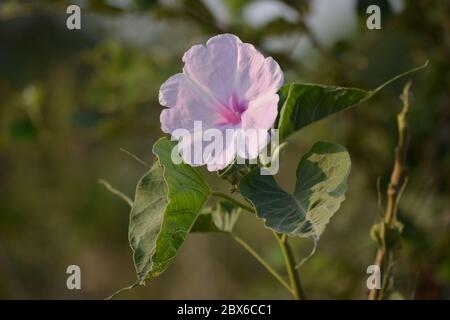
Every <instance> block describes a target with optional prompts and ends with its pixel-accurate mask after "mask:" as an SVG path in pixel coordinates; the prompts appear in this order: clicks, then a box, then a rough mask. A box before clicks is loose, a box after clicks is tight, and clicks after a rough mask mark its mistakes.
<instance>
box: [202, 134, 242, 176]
mask: <svg viewBox="0 0 450 320" xmlns="http://www.w3.org/2000/svg"><path fill="white" fill-rule="evenodd" d="M217 151H218V152H217V154H215V155H214V156H210V157H208V158H206V160H205V162H206V165H207V167H206V168H207V169H208V171H210V172H213V171H218V170H222V169H224V168H225V167H226V166H228V165H229V164H230V163H232V162H233V160H234V159H235V158H236V138H235V136H234V135H233V137H232V138H231V139H224V146H223V148H222V149H217Z"/></svg>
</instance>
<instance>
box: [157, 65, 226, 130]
mask: <svg viewBox="0 0 450 320" xmlns="http://www.w3.org/2000/svg"><path fill="white" fill-rule="evenodd" d="M159 103H160V104H161V105H163V106H166V107H168V109H164V110H163V111H162V112H161V115H160V121H161V130H162V131H163V132H165V133H171V132H172V131H174V130H176V129H180V128H184V129H187V130H192V129H193V125H194V121H202V123H203V126H204V127H206V128H208V127H212V126H214V125H215V123H217V122H218V121H220V119H221V118H222V116H221V115H220V114H219V113H218V112H217V109H216V108H214V102H213V101H212V99H211V97H209V96H208V95H206V94H205V93H204V92H202V91H201V90H200V89H199V88H198V87H197V86H196V85H195V84H194V83H193V82H192V81H191V80H190V79H189V78H188V77H187V76H186V75H184V74H182V73H178V74H176V75H174V76H172V77H170V78H169V79H168V80H167V81H166V82H165V83H164V84H163V85H162V86H161V88H160V90H159Z"/></svg>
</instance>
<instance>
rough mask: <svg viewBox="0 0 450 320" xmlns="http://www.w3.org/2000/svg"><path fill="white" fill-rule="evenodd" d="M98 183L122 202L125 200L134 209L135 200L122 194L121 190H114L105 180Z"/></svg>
mask: <svg viewBox="0 0 450 320" xmlns="http://www.w3.org/2000/svg"><path fill="white" fill-rule="evenodd" d="M98 183H100V184H101V185H103V186H104V187H105V188H106V189H107V190H108V191H109V192H111V193H112V194H114V195H116V196H118V197H119V198H121V199H122V200H124V201H125V202H126V203H128V205H129V206H130V207H133V200H131V199H130V198H129V197H128V196H126V195H125V194H123V193H122V192H120V191H119V190H117V189H116V188H114V187H113V186H112V185H110V184H109V183H108V181H106V180H103V179H99V180H98Z"/></svg>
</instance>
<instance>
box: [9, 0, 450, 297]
mask: <svg viewBox="0 0 450 320" xmlns="http://www.w3.org/2000/svg"><path fill="white" fill-rule="evenodd" d="M73 3H75V4H78V5H80V7H81V10H82V11H81V13H82V16H81V25H82V29H81V30H74V31H70V30H68V29H67V28H66V18H67V15H66V7H67V5H68V4H73ZM370 4H378V5H379V6H380V7H381V9H382V29H381V30H368V29H367V28H366V18H367V14H366V8H367V6H368V5H370ZM224 32H231V33H234V34H236V35H238V36H239V37H241V39H243V40H244V41H246V42H251V43H253V44H254V45H255V46H256V47H257V48H259V49H260V50H261V51H262V52H264V54H266V55H271V56H273V57H274V58H275V59H276V60H277V61H278V62H279V64H280V65H281V67H282V69H283V70H284V72H285V76H286V81H287V82H292V81H302V82H316V83H324V84H334V85H342V86H355V87H360V88H364V89H372V88H375V87H376V86H377V85H379V84H381V83H382V82H384V81H385V80H387V79H389V78H390V77H392V76H393V75H396V74H398V73H400V72H403V71H405V70H407V69H409V68H411V67H414V66H418V65H421V64H423V63H424V61H425V60H427V59H428V60H430V65H429V67H428V68H427V69H426V70H424V71H421V72H419V73H417V74H416V75H414V76H412V77H411V79H412V80H413V86H412V91H413V97H412V106H411V112H410V126H411V131H412V142H411V149H410V152H409V154H408V160H407V162H408V177H409V178H408V185H407V188H406V190H405V192H404V194H403V197H402V199H401V203H400V219H401V221H402V222H403V223H404V225H405V229H404V239H403V241H402V250H401V251H400V252H399V254H398V256H397V259H396V262H395V287H396V289H397V292H396V294H395V297H396V298H401V297H403V298H406V299H429V298H436V299H448V298H450V232H449V226H450V196H449V195H450V152H449V151H450V150H449V146H450V93H449V88H450V2H449V1H440V0H439V1H438V0H435V1H428V0H416V1H406V0H405V1H402V0H397V1H369V0H359V1H357V0H333V1H329V0H313V1H306V0H303V1H295V0H292V1H291V0H285V1H275V0H263V1H242V0H204V1H199V0H197V1H195V0H164V1H162V0H161V1H156V0H84V1H75V0H72V1H63V0H61V1H43V0H42V1H39V0H36V1H26V0H21V1H20V0H19V1H5V0H3V1H0V298H4V299H12V298H21V299H35V298H41V299H51V298H62V299H77V298H87V299H102V298H105V297H106V296H108V295H110V294H111V293H113V292H114V291H115V290H117V289H119V288H121V287H124V286H126V285H129V284H131V283H133V282H134V281H135V278H136V276H135V272H134V267H133V264H132V259H131V250H130V248H129V246H128V242H127V228H128V214H129V208H128V207H127V204H126V203H124V202H123V201H122V200H121V199H119V198H117V197H115V196H113V195H112V194H111V193H109V192H108V191H106V190H105V188H103V187H102V186H101V185H99V183H98V179H99V178H105V179H106V180H108V181H109V182H110V183H111V184H112V185H114V186H115V187H116V188H118V189H120V190H122V191H123V192H124V193H126V194H128V195H129V196H131V197H132V196H133V193H134V188H135V185H136V182H137V181H138V179H139V177H140V176H141V175H143V174H144V173H145V171H146V168H144V167H143V166H142V165H140V164H139V163H138V162H136V161H135V160H133V159H132V158H131V157H129V156H127V155H126V154H125V153H124V152H121V151H120V148H124V149H126V150H128V151H130V152H132V153H134V154H136V155H138V156H139V157H141V158H143V159H145V160H146V161H148V162H151V161H153V159H152V158H153V157H152V154H151V146H152V144H153V142H154V141H156V139H158V138H159V137H160V136H162V132H161V131H160V129H159V113H160V111H161V107H160V106H159V104H158V99H157V97H158V89H159V86H160V85H161V84H162V83H163V82H164V81H165V80H166V79H167V78H168V77H169V76H170V75H172V74H174V73H176V72H179V71H180V70H181V68H182V62H181V57H182V54H183V52H184V51H185V50H187V49H188V48H189V47H190V46H191V45H193V44H198V43H205V42H206V40H207V39H208V38H209V37H211V36H213V35H215V34H218V33H224ZM405 81H406V79H405V80H401V81H398V82H396V83H394V84H392V85H390V86H389V87H387V88H386V89H385V90H383V92H381V93H380V94H379V95H377V96H376V97H374V98H373V99H371V100H370V101H368V102H365V103H363V104H362V105H361V106H359V107H357V108H353V109H351V110H349V111H346V112H343V113H340V114H337V115H334V116H332V117H330V118H328V119H326V120H323V121H320V122H318V123H316V124H314V125H311V126H309V127H308V128H306V129H304V130H302V131H301V132H299V133H298V134H297V135H296V136H295V137H294V138H293V139H292V141H291V144H290V146H289V147H288V148H287V150H286V152H285V154H284V156H283V158H282V160H281V161H282V162H281V166H282V168H281V171H280V173H279V175H278V176H277V179H278V181H279V182H280V183H281V184H282V185H283V186H284V187H285V188H287V189H291V188H292V187H293V184H294V179H293V175H292V168H295V166H296V164H297V162H298V161H299V159H300V157H301V156H302V154H303V153H304V152H305V151H306V150H307V149H308V148H309V147H310V146H311V145H312V144H313V143H314V142H315V141H317V140H319V139H322V140H330V141H333V142H337V143H341V144H344V145H346V146H347V148H348V149H349V151H350V154H351V157H352V162H353V167H352V174H351V178H350V182H349V191H348V193H347V200H346V201H345V202H344V204H343V206H342V207H341V209H340V210H339V211H338V213H337V214H336V215H335V216H334V217H333V219H332V221H331V222H330V224H329V225H328V228H327V230H326V231H325V232H324V234H323V237H322V239H321V241H320V243H319V248H318V250H317V253H316V254H315V255H314V256H313V257H312V258H311V259H310V260H309V261H308V262H307V263H306V264H304V265H303V266H302V268H301V277H302V280H303V284H304V287H305V291H306V292H307V294H308V296H309V297H310V298H316V299H365V298H366V287H365V285H366V278H367V274H366V268H367V266H368V265H370V264H372V263H373V261H374V256H375V250H376V245H375V243H374V242H373V241H372V240H371V239H370V236H369V231H370V228H371V226H372V224H373V223H375V222H376V221H377V220H378V219H379V217H380V215H381V213H382V209H381V208H380V206H379V204H378V203H379V199H378V196H377V180H378V179H379V180H380V185H381V189H382V190H384V189H385V187H386V184H387V182H388V180H389V175H390V171H391V167H392V160H393V149H394V147H395V145H396V139H397V131H396V130H397V128H396V113H397V112H398V111H399V110H400V107H401V102H400V100H399V95H400V93H401V90H402V86H403V84H404V83H405ZM209 180H210V183H211V184H212V185H214V186H215V187H216V188H219V189H221V188H222V189H223V190H226V188H227V187H226V186H225V185H224V183H223V182H220V181H219V180H218V179H216V178H210V179H209ZM384 194H385V193H384V192H383V193H382V197H381V202H382V205H383V203H384V200H385V196H384ZM236 232H237V233H238V234H239V235H240V236H242V237H243V238H245V239H246V240H248V242H250V243H251V244H252V245H254V246H255V248H256V249H257V250H258V251H259V252H260V253H261V254H262V255H263V256H264V257H265V258H266V259H267V260H269V261H270V262H271V263H272V264H273V265H274V266H276V267H277V268H279V269H280V270H282V268H283V264H282V258H281V256H280V255H279V253H278V249H277V245H276V243H275V241H274V239H273V237H272V235H271V234H270V232H268V231H267V230H266V229H265V228H264V227H263V226H262V223H261V221H256V220H255V219H253V218H249V217H246V216H245V215H242V216H241V219H240V221H239V223H238V227H237V231H236ZM294 245H295V252H296V254H297V255H298V257H302V256H303V257H304V256H305V255H307V254H308V253H309V252H310V250H311V248H312V242H311V241H310V240H295V241H294ZM71 264H76V265H79V266H80V267H81V271H82V289H81V290H79V291H77V290H74V291H70V290H68V289H67V288H66V278H67V274H66V268H67V266H68V265H71ZM120 298H124V299H128V298H145V299H156V298H158V299H175V298H181V299H185V298H186V299H194V298H198V299H200V298H205V299H216V298H225V299H226V298H230V299H239V298H247V299H251V298H255V299H263V298H266V299H267V298H275V299H283V298H290V297H289V295H288V293H287V292H285V290H284V288H282V287H280V286H279V284H278V283H276V282H275V280H273V279H272V278H271V276H270V275H269V274H268V273H267V272H266V270H264V269H263V268H262V267H261V266H260V265H259V264H258V263H257V262H256V261H255V260H254V259H253V257H251V256H249V255H248V254H247V253H246V252H245V251H243V250H242V248H241V247H239V246H238V245H236V243H234V242H233V240H232V239H231V238H230V237H228V236H226V235H219V234H192V235H189V237H188V239H187V241H186V242H185V244H184V245H183V247H182V249H181V251H180V253H179V255H178V257H177V259H176V260H175V262H174V263H173V264H172V265H171V266H170V267H169V269H168V270H167V271H166V272H165V273H164V274H163V275H162V276H160V277H159V278H158V279H155V280H153V281H152V282H151V283H149V284H148V285H147V286H146V287H141V288H137V289H134V290H132V291H129V292H126V293H123V294H122V295H121V296H120Z"/></svg>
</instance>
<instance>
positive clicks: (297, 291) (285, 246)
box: [273, 232, 306, 300]
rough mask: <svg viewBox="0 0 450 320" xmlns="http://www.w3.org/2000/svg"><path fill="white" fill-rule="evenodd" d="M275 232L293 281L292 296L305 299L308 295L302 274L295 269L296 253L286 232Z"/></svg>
mask: <svg viewBox="0 0 450 320" xmlns="http://www.w3.org/2000/svg"><path fill="white" fill-rule="evenodd" d="M273 234H274V236H275V238H276V239H277V241H278V244H279V246H280V249H281V253H282V254H283V257H284V262H285V264H286V270H287V273H288V276H289V281H290V282H291V287H292V291H291V292H292V296H293V297H294V299H296V300H302V299H305V298H306V297H305V294H304V293H303V290H302V285H301V282H300V276H299V274H298V272H297V270H296V269H295V266H296V262H295V257H294V254H293V253H292V249H291V246H290V245H289V242H288V239H287V237H286V235H284V234H283V235H282V234H278V233H276V232H274V233H273Z"/></svg>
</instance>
